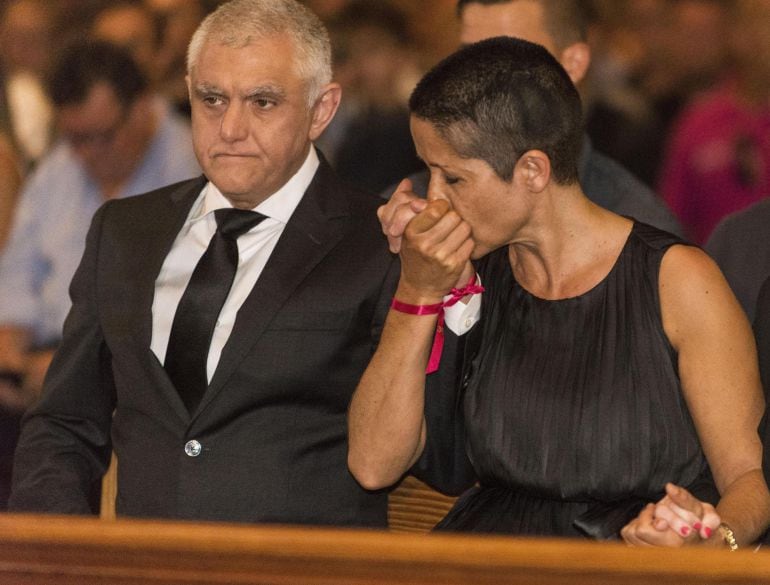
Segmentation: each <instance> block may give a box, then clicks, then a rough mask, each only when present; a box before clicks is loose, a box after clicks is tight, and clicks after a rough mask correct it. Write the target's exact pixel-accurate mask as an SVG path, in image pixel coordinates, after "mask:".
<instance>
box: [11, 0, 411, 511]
mask: <svg viewBox="0 0 770 585" xmlns="http://www.w3.org/2000/svg"><path fill="white" fill-rule="evenodd" d="M329 54H330V50H329V43H328V38H327V35H326V33H325V31H324V29H323V27H322V25H321V24H320V22H319V21H318V19H317V18H316V17H315V16H314V15H313V14H312V13H310V12H309V11H308V10H307V9H305V8H303V7H302V6H301V5H300V4H298V3H297V2H296V1H295V0H267V1H266V0H233V1H232V2H229V3H226V4H224V5H222V6H221V7H220V8H219V9H218V10H217V11H216V12H214V13H213V14H211V15H210V16H209V17H208V18H207V19H206V20H205V21H204V22H203V23H202V24H201V27H200V28H199V29H198V31H197V32H196V34H195V37H194V38H193V40H192V42H191V45H190V51H189V56H188V87H189V92H190V98H191V103H192V122H193V134H194V147H195V151H196V155H197V157H198V159H199V162H200V164H201V167H202V168H203V169H204V173H205V177H202V178H200V179H196V180H192V181H187V182H182V183H179V184H176V185H171V186H168V187H165V188H162V189H159V190H157V191H154V192H151V193H148V194H145V195H140V196H138V197H133V198H128V199H124V200H115V201H110V202H109V203H107V204H106V205H104V206H103V207H102V208H101V209H100V210H99V211H98V212H97V214H96V216H95V217H94V220H93V223H92V226H91V229H90V232H89V235H88V241H87V247H86V251H85V254H84V256H83V259H82V261H81V264H80V267H79V269H78V271H77V274H76V275H75V277H74V279H73V282H72V286H71V296H72V300H73V308H72V311H71V313H70V315H69V317H68V319H67V322H66V324H65V327H64V340H63V342H62V344H61V347H60V349H59V350H58V352H57V355H56V357H55V359H54V361H53V364H52V366H51V369H50V371H49V375H48V378H47V380H46V384H45V388H44V391H43V396H42V398H41V400H40V402H39V404H37V406H36V407H34V408H33V409H32V410H31V412H30V413H29V415H28V416H27V418H26V421H25V424H24V429H23V432H22V438H21V441H20V445H19V448H18V450H17V453H16V460H15V470H14V487H13V494H12V498H11V504H10V505H11V509H12V510H16V511H44V512H56V513H79V514H87V513H93V512H94V509H93V506H92V505H91V504H90V501H91V500H92V498H91V496H92V491H93V489H94V486H96V485H98V482H99V480H100V478H101V476H102V475H103V473H104V471H105V469H106V467H107V464H108V462H109V458H110V452H111V450H114V452H115V453H116V455H117V459H118V463H119V465H118V497H117V503H116V507H117V512H118V514H122V515H130V516H150V517H164V518H182V519H202V520H221V521H243V522H287V523H312V524H345V525H369V526H383V525H384V524H385V523H386V496H385V494H383V493H379V492H378V493H369V492H366V491H365V490H363V489H362V488H361V487H360V486H359V485H358V484H357V483H356V482H355V480H354V479H353V477H352V476H351V475H350V473H349V471H348V470H347V466H346V451H347V440H346V409H347V407H348V403H349V400H350V396H351V394H352V392H353V390H354V388H355V385H356V383H357V382H358V379H359V377H360V375H361V373H362V372H363V370H364V369H365V367H366V365H367V362H368V361H369V358H370V357H371V355H372V353H373V350H374V348H375V346H376V344H377V341H378V337H379V333H380V330H381V326H382V321H383V319H384V317H385V314H386V312H387V307H388V305H389V303H390V300H391V296H392V293H393V288H394V285H395V281H396V279H397V277H398V271H399V265H398V261H397V259H396V258H395V256H392V255H391V254H390V253H389V252H388V249H387V244H386V242H385V239H384V238H383V237H382V234H381V231H380V227H379V222H378V220H377V216H376V208H377V206H378V205H379V204H380V203H381V200H379V199H378V198H376V197H367V196H365V195H363V194H361V193H358V192H352V191H351V190H350V189H348V188H346V187H344V186H342V185H341V184H340V183H339V182H338V181H337V179H336V178H335V176H334V174H333V173H332V171H331V169H330V168H329V166H328V165H327V164H326V163H325V162H324V160H323V159H322V158H321V157H320V156H319V155H318V154H317V153H316V151H315V149H314V147H313V146H312V141H313V140H314V139H316V138H317V137H318V136H319V134H320V133H321V132H322V131H323V129H324V128H325V127H326V125H327V124H328V123H329V121H330V120H331V118H332V117H333V115H334V113H335V111H336V109H337V106H338V103H339V99H340V89H339V86H338V85H337V84H335V83H332V82H331V81H330V80H331V71H330V65H329V63H330V55H329ZM232 208H235V209H236V210H249V211H243V212H242V213H241V214H240V215H246V216H248V217H249V219H248V221H249V222H251V218H254V217H257V218H258V219H262V221H261V223H258V224H257V225H256V226H254V227H250V228H249V227H248V226H246V228H245V230H246V231H245V232H244V233H243V235H240V236H237V235H235V236H233V235H232V233H231V232H228V231H226V229H225V228H224V227H223V224H222V223H221V222H220V220H221V218H223V217H225V216H229V215H238V217H240V215H239V213H238V212H235V213H234V214H233V213H230V212H232ZM251 211H255V212H258V213H259V214H261V215H259V216H256V214H252V215H249V214H250V213H251ZM263 217H264V218H263ZM224 221H229V220H224ZM249 225H253V222H251V223H250V224H249ZM227 229H230V228H227ZM236 237H237V238H238V239H237V241H236V240H235V238H236ZM228 238H230V239H229V240H228ZM215 241H216V242H220V243H218V244H216V246H224V248H216V246H215ZM233 241H236V242H237V246H236V251H234V252H232V254H235V258H234V259H233V258H232V255H231V256H227V254H226V255H225V256H224V257H223V259H220V260H217V262H215V263H213V264H212V265H209V264H206V262H207V261H206V258H207V257H208V256H209V255H212V257H217V258H219V256H217V254H219V252H217V251H216V250H215V251H212V250H213V249H214V248H216V249H217V250H220V251H221V250H222V249H227V246H229V245H231V244H232V242H233ZM227 242H229V243H227ZM228 254H230V252H228ZM230 260H234V261H236V262H237V270H236V269H235V267H233V271H235V272H234V277H233V276H232V274H231V275H230V276H229V277H228V278H232V279H233V280H232V287H231V288H230V289H229V292H228V291H227V290H225V292H224V294H225V295H226V297H225V298H226V300H225V301H224V304H223V305H221V307H222V308H221V311H219V309H218V306H216V307H213V305H214V303H213V302H209V301H206V302H205V303H200V302H199V301H200V299H201V297H200V295H197V296H196V295H192V297H188V292H190V290H192V289H193V288H195V287H201V286H202V287H203V288H204V289H206V287H209V286H210V285H212V283H214V284H216V283H218V282H220V281H221V280H223V278H222V277H220V276H216V277H211V276H209V277H208V278H199V272H201V271H202V270H203V269H202V268H201V266H202V265H204V264H206V265H207V268H206V270H210V271H212V272H211V274H217V275H218V273H217V272H216V271H217V270H219V269H220V268H221V267H222V266H223V265H224V264H227V263H228V262H229V261H230ZM195 290H196V291H198V290H200V289H199V288H195ZM206 290H207V291H208V292H206V293H205V294H207V295H209V294H211V295H213V296H212V298H214V296H216V295H214V293H213V292H211V290H208V289H206ZM196 294H197V293H196ZM217 294H218V293H217ZM191 303H192V305H191V306H192V307H193V311H192V312H189V311H188V309H189V305H190V304H191ZM195 303H198V304H197V305H196V304H195ZM212 311H213V317H214V320H212V322H211V329H212V330H211V331H209V332H208V333H207V334H206V335H207V338H206V342H205V346H204V350H205V351H204V354H203V355H202V356H201V355H198V353H197V352H196V351H195V347H196V346H195V343H196V342H197V343H200V336H199V333H200V332H198V331H197V330H196V327H197V325H198V323H197V322H198V321H203V320H204V317H203V315H204V313H211V312H212ZM191 315H192V317H191ZM196 358H197V360H196ZM196 372H197V373H198V377H199V378H201V379H202V385H199V384H198V383H197V382H198V380H197V379H196V377H195V373H196ZM191 373H192V375H191Z"/></svg>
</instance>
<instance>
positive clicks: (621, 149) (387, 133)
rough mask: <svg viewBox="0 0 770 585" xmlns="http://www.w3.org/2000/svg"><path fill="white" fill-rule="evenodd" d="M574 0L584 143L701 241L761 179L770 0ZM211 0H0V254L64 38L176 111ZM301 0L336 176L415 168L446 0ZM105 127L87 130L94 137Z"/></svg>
mask: <svg viewBox="0 0 770 585" xmlns="http://www.w3.org/2000/svg"><path fill="white" fill-rule="evenodd" d="M516 1H518V2H533V1H536V0H516ZM583 1H584V2H585V5H586V7H587V8H588V9H589V12H590V16H591V25H590V28H589V36H588V40H589V45H590V49H591V54H592V58H591V68H590V71H589V74H588V76H587V78H586V80H585V81H584V82H583V83H582V84H581V87H580V88H579V89H580V91H581V94H582V96H583V99H584V105H585V111H586V125H587V130H588V134H589V136H590V138H591V140H592V142H593V145H594V147H595V148H596V149H597V150H599V151H602V152H604V153H605V154H608V155H610V156H611V157H613V158H615V159H617V160H618V161H619V162H620V163H622V164H623V165H624V166H625V167H627V168H628V169H629V170H631V171H632V172H633V173H634V174H636V175H637V176H638V177H639V178H640V179H641V180H642V181H644V182H645V183H646V184H647V185H649V186H650V187H652V188H653V189H654V191H655V192H656V193H657V194H658V195H659V196H660V197H661V198H662V199H663V200H664V201H665V202H666V203H667V204H668V205H669V206H670V207H671V209H672V210H673V212H674V213H675V214H676V216H677V218H678V219H679V220H680V222H681V223H682V225H683V228H684V230H685V233H686V234H687V236H688V237H689V238H690V239H691V240H692V241H694V242H695V243H698V244H705V243H706V242H707V241H708V240H709V237H710V236H711V234H712V232H713V231H714V229H715V227H716V226H717V224H718V223H719V222H720V221H721V220H722V219H723V218H724V217H725V216H727V215H729V214H731V213H733V212H737V211H740V210H746V209H749V208H750V206H752V205H753V204H755V203H757V202H760V201H761V200H762V199H764V198H765V197H766V195H767V193H768V187H769V186H770V0H583ZM218 3H219V0H133V1H131V0H0V255H1V254H2V249H3V246H4V245H5V243H6V242H7V240H8V238H9V234H10V233H11V231H12V229H13V223H14V210H15V209H16V208H18V205H19V200H20V198H21V197H23V194H24V186H25V183H26V182H27V181H28V180H29V178H30V177H31V176H32V174H33V173H34V172H35V169H36V168H39V166H40V165H41V161H43V160H44V159H45V157H46V155H47V154H49V153H50V152H51V151H52V149H54V147H55V145H56V144H57V142H59V141H65V140H70V141H74V139H75V138H78V137H79V138H81V139H83V136H81V135H79V134H77V132H69V134H65V133H64V132H62V131H61V128H62V125H61V120H60V119H59V116H58V114H59V112H57V108H56V107H55V106H54V103H53V102H52V99H51V96H50V95H49V92H48V89H47V88H48V80H49V78H51V76H52V75H53V74H54V73H55V70H56V67H57V59H58V58H59V56H60V55H61V54H62V52H63V51H64V48H65V47H67V46H68V45H69V44H71V43H73V42H76V41H82V39H84V38H88V37H92V38H98V39H102V40H106V41H109V42H111V43H115V44H117V45H120V46H122V47H124V48H125V49H127V51H128V52H130V54H131V55H132V57H133V59H134V60H135V62H136V64H137V65H138V67H139V69H140V70H141V71H142V72H143V73H144V75H145V76H146V78H147V79H148V80H149V84H150V86H151V88H152V90H153V92H154V93H155V94H156V95H157V96H159V97H161V98H162V99H163V100H164V102H165V103H167V104H168V107H169V108H170V109H171V110H173V111H174V112H175V114H177V115H179V116H181V117H182V118H184V117H186V116H189V107H188V103H187V90H186V87H185V82H184V76H185V52H186V47H187V43H188V41H189V39H190V37H191V35H192V33H193V31H194V30H195V28H196V27H197V25H198V24H199V23H200V21H201V20H202V19H203V17H204V16H205V15H206V14H207V13H208V12H209V11H211V10H213V9H214V8H216V6H217V5H218ZM305 3H306V4H308V5H309V6H310V7H311V8H312V9H313V10H314V11H315V12H316V13H317V14H318V15H319V16H320V17H321V18H322V19H323V20H324V21H325V22H326V24H327V26H328V28H329V31H330V34H331V37H332V43H333V47H334V59H335V76H336V79H337V80H338V81H339V82H340V83H341V84H342V86H343V90H344V98H343V105H342V107H341V108H340V111H339V112H338V114H337V116H336V118H335V120H334V122H333V124H332V125H331V126H330V127H329V129H328V130H327V131H326V133H325V134H324V135H323V136H322V137H321V139H320V140H319V142H318V146H319V148H320V150H321V151H322V153H323V154H324V156H325V157H326V158H327V159H328V160H329V161H330V162H331V163H332V165H333V166H334V167H335V168H336V169H337V171H338V172H339V173H340V174H341V175H342V176H343V177H344V178H346V179H347V180H349V181H350V182H353V183H357V184H358V185H360V186H361V187H363V188H364V189H366V190H368V191H371V192H374V193H383V191H384V190H386V189H387V188H389V187H390V186H392V185H394V184H395V183H397V182H398V181H399V180H400V179H401V178H403V177H405V176H407V175H409V174H410V173H412V172H414V171H415V170H418V169H419V168H420V167H421V163H420V161H419V160H418V159H417V157H416V155H415V152H414V147H413V145H412V141H411V137H410V133H409V121H408V115H407V108H406V102H407V100H408V97H409V94H410V92H411V89H412V87H413V86H414V84H415V83H416V81H417V80H418V79H419V78H420V76H421V74H422V72H423V71H425V70H426V69H427V68H428V67H430V66H432V65H433V64H434V63H436V62H437V61H438V60H439V59H441V58H442V57H444V56H446V55H447V54H449V53H450V52H452V51H453V50H454V49H455V48H456V47H457V46H458V42H459V41H458V25H457V15H456V0H390V1H388V0H305ZM122 121H124V118H122V117H121V118H119V120H118V122H115V124H119V123H122ZM115 127H116V128H117V126H115ZM110 131H111V132H112V134H109V135H108V134H107V133H106V132H107V131H104V132H102V133H101V134H99V135H98V136H90V135H89V136H88V137H87V138H88V140H90V141H92V142H93V141H94V140H95V139H96V138H98V139H99V141H101V142H102V143H104V144H105V146H106V143H107V142H108V141H109V140H111V139H112V138H113V134H114V128H112V129H110ZM92 139H93V140H92ZM71 146H72V147H73V148H75V147H76V146H77V145H76V144H74V143H73V144H72V145H71ZM97 155H98V152H97ZM103 194H105V195H107V196H109V194H108V193H107V191H106V190H103ZM768 213H770V210H769V211H768ZM741 231H745V230H741ZM82 236H83V237H85V234H82ZM751 237H752V238H754V237H756V236H755V235H754V234H751ZM752 243H753V242H752V241H749V247H751V245H752ZM768 248H770V246H768ZM0 345H2V338H0ZM3 349H4V348H3V347H0V353H2V350H3ZM3 402H4V400H3V398H2V397H0V404H2V403H3ZM5 402H6V404H5V406H6V407H7V406H8V404H7V400H6V401H5ZM22 406H23V405H22ZM0 457H2V454H0ZM0 467H2V462H0Z"/></svg>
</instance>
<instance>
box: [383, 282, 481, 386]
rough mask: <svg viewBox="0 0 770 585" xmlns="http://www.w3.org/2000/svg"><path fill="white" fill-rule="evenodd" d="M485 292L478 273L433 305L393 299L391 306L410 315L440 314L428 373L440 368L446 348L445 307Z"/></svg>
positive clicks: (426, 369)
mask: <svg viewBox="0 0 770 585" xmlns="http://www.w3.org/2000/svg"><path fill="white" fill-rule="evenodd" d="M482 292H484V287H483V286H481V285H477V284H476V275H475V274H474V275H473V277H472V278H471V280H470V281H469V282H468V284H467V285H465V286H464V287H463V288H453V289H452V290H451V291H450V293H449V298H448V299H447V300H445V301H442V302H440V303H435V304H433V305H411V304H409V303H403V302H401V301H399V300H398V299H393V301H392V302H391V303H390V307H391V308H392V309H393V310H395V311H398V312H399V313H406V314H408V315H438V323H436V334H435V336H434V337H433V347H432V348H431V350H430V358H428V367H427V368H425V373H426V374H432V373H433V372H435V371H436V370H438V365H439V362H440V361H441V353H442V351H443V350H444V309H445V308H446V307H451V306H452V305H454V304H456V303H457V302H458V301H459V300H460V299H462V298H463V297H465V296H467V295H475V294H480V293H482Z"/></svg>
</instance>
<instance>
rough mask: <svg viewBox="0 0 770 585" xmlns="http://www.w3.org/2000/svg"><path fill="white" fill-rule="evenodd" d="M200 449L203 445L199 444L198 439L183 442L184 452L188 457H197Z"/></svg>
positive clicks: (201, 449)
mask: <svg viewBox="0 0 770 585" xmlns="http://www.w3.org/2000/svg"><path fill="white" fill-rule="evenodd" d="M201 451H203V447H201V444H200V443H199V442H198V441H195V440H193V441H187V442H186V443H185V444H184V452H185V453H187V454H188V455H189V456H190V457H197V456H198V455H200V454H201Z"/></svg>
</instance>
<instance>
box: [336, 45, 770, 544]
mask: <svg viewBox="0 0 770 585" xmlns="http://www.w3.org/2000/svg"><path fill="white" fill-rule="evenodd" d="M410 108H411V112H412V134H413V137H414V139H415V143H416V146H417V151H418V153H419V154H420V156H421V158H422V159H423V160H424V161H425V162H426V164H427V165H428V166H429V168H430V170H431V183H430V188H429V193H428V200H427V201H421V200H417V199H416V198H414V196H413V194H411V193H410V190H409V185H408V183H403V184H402V185H401V187H400V189H399V190H398V192H397V193H396V194H395V195H394V197H393V198H392V200H391V201H390V203H389V204H388V205H387V206H385V207H384V208H383V209H382V210H381V219H382V220H383V224H384V226H385V231H386V234H388V235H389V236H390V237H391V242H392V248H393V249H394V251H399V249H400V255H401V259H402V276H401V281H400V283H399V287H398V290H397V292H396V302H394V305H393V310H391V312H390V314H389V316H388V320H387V322H386V325H385V329H384V331H383V334H382V339H381V343H380V346H379V348H378V350H377V352H376V354H375V356H374V358H373V360H372V362H371V364H370V366H369V368H368V369H367V371H366V373H365V375H364V377H363V378H362V381H361V384H360V385H359V388H358V390H357V392H356V395H355V396H354V399H353V403H352V404H351V410H350V452H349V463H350V467H351V470H352V472H353V473H354V475H355V476H356V477H357V478H358V479H359V481H360V482H361V483H362V484H363V485H364V486H366V487H368V488H372V489H376V488H381V487H385V486H387V485H390V484H392V483H394V482H396V481H397V480H398V479H399V477H400V476H401V475H402V474H403V473H404V472H406V471H407V470H409V469H410V468H411V467H412V466H413V465H414V464H415V463H418V467H419V468H422V469H423V470H425V469H427V472H428V475H427V478H428V479H429V480H433V481H434V482H435V483H438V484H441V483H442V481H443V480H445V479H447V477H449V480H450V482H449V483H451V484H453V485H455V486H460V485H463V484H473V483H474V482H475V483H476V485H475V486H474V487H472V488H471V489H470V490H469V491H467V492H466V493H465V494H464V495H463V497H461V498H460V499H459V501H458V503H457V505H456V506H455V508H454V509H453V510H452V511H451V512H450V514H449V515H448V516H447V518H446V519H444V521H443V522H442V523H441V524H440V525H439V528H440V529H447V530H469V531H482V532H506V533H514V534H521V535H551V536H577V535H581V534H588V535H591V536H595V537H598V538H607V537H613V536H615V537H617V536H622V538H624V539H625V540H626V541H627V542H629V543H633V544H655V545H666V546H681V545H683V544H691V543H698V542H704V543H709V544H714V545H718V546H730V547H733V546H740V545H745V544H748V543H751V542H753V541H755V540H756V539H757V538H758V537H759V536H760V535H761V533H762V532H763V531H764V530H765V529H766V528H767V526H768V524H769V523H770V493H768V488H767V485H766V484H765V481H764V479H763V477H762V470H761V458H762V448H761V444H760V441H759V437H758V435H757V433H756V428H757V424H758V423H759V420H760V418H761V415H762V413H763V411H764V402H763V398H762V395H761V390H760V383H759V377H758V372H757V365H756V351H755V348H754V344H753V338H752V335H751V330H750V327H749V325H748V323H747V321H746V318H745V316H744V315H743V313H742V311H741V309H740V308H739V306H738V304H737V302H736V300H735V298H734V296H733V295H732V293H731V292H730V290H729V287H728V286H727V284H726V283H725V281H724V279H723V277H722V275H721V273H720V272H719V270H718V269H717V268H716V266H715V264H714V263H713V262H712V261H711V260H710V259H709V258H708V256H707V255H706V254H704V253H703V252H702V251H701V250H699V249H697V248H695V247H692V246H689V245H687V244H686V243H684V242H682V241H681V240H680V239H678V238H677V237H675V236H672V235H670V234H668V233H666V232H662V231H660V230H658V229H656V228H653V227H651V226H648V225H645V224H642V223H639V222H636V221H634V220H633V219H632V218H626V217H620V216H617V215H615V214H613V213H611V212H609V211H607V210H605V209H603V208H600V207H598V206H596V205H594V204H593V203H591V202H590V201H589V200H588V199H587V198H586V197H585V196H584V195H583V193H582V191H581V189H580V185H579V183H578V180H577V160H578V157H579V149H580V139H581V134H582V127H581V106H580V100H579V97H578V95H577V92H576V90H575V89H574V87H573V86H572V84H571V82H570V81H569V78H568V77H567V75H566V73H565V72H564V71H563V69H562V68H561V66H560V65H559V64H558V63H557V62H556V61H555V60H554V59H553V58H552V57H551V56H550V55H549V54H548V53H547V51H545V50H543V49H542V47H539V46H538V45H534V44H531V43H527V42H525V41H520V40H514V39H504V38H497V39H490V40H487V41H483V42H481V43H477V44H475V45H471V46H469V47H466V48H465V49H462V50H461V51H459V52H458V53H456V54H455V55H453V56H451V57H449V58H447V59H446V60H445V61H444V62H442V63H441V64H439V65H438V66H437V67H436V68H434V70H433V71H431V72H430V73H429V74H428V75H426V77H425V78H424V79H423V80H422V81H421V82H420V84H419V85H418V87H417V89H416V90H415V92H414V94H413V96H412V99H411V102H410ZM402 234H403V240H402V239H401V236H402ZM471 260H473V261H474V263H475V266H474V265H472V264H471ZM474 270H475V271H476V272H477V274H478V277H479V278H480V281H481V283H482V284H483V286H484V288H485V289H486V291H485V292H484V293H483V295H481V299H482V300H481V318H480V321H479V323H478V324H476V325H475V326H474V327H473V328H472V329H471V331H470V333H469V334H468V336H467V339H466V340H465V344H464V345H465V352H464V356H463V358H462V372H463V376H462V382H461V383H460V384H458V386H459V392H460V393H461V394H460V396H457V397H456V396H454V395H452V394H451V391H452V390H453V389H452V388H447V389H446V391H447V392H449V393H450V394H448V395H444V396H438V395H436V396H432V395H429V396H428V397H427V398H426V397H425V390H424V388H425V368H426V363H427V361H428V356H429V354H430V353H431V341H432V340H433V339H434V331H435V329H436V324H437V323H436V322H437V316H436V313H438V312H440V309H439V308H438V307H439V306H440V305H441V303H442V302H443V301H444V299H445V295H447V294H448V293H450V290H451V289H452V288H453V287H458V286H459V287H461V286H462V285H463V284H465V283H467V282H472V277H473V272H474ZM455 290H457V289H455ZM473 290H475V289H468V290H466V291H463V292H472V291H473ZM461 294H462V292H460V293H458V295H456V296H459V295H461ZM473 298H475V299H478V296H474V297H473ZM464 300H466V301H467V300H468V297H466V298H465V299H464ZM475 302H478V301H475ZM442 329H443V327H442ZM446 335H447V336H451V334H450V333H448V332H447V333H446ZM450 348H451V344H450ZM452 359H453V356H452V355H445V356H444V357H443V362H442V365H446V363H447V361H451V360H452ZM455 400H457V401H459V402H460V403H461V404H462V408H460V409H459V412H458V413H457V416H455V417H454V421H452V416H451V414H452V413H451V408H450V409H449V410H448V411H445V412H438V408H437V407H436V404H439V403H441V404H447V405H449V406H450V407H451V405H452V404H453V403H454V401H455ZM466 455H467V460H468V463H470V468H471V469H472V471H473V475H470V474H467V473H465V471H466V469H465V467H466V466H465V465H463V464H462V460H463V457H464V456H466ZM421 456H422V458H421ZM447 461H449V462H452V464H451V465H449V468H450V469H449V473H448V474H447V473H444V472H445V470H446V469H447V465H448V464H447V463H446V462H447ZM437 462H438V463H437ZM437 469H438V470H440V471H441V472H442V473H441V475H442V476H444V477H442V478H439V477H438V474H436V473H433V474H432V472H434V471H435V470H437ZM712 504H713V505H712ZM714 506H716V508H715V507H714Z"/></svg>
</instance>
